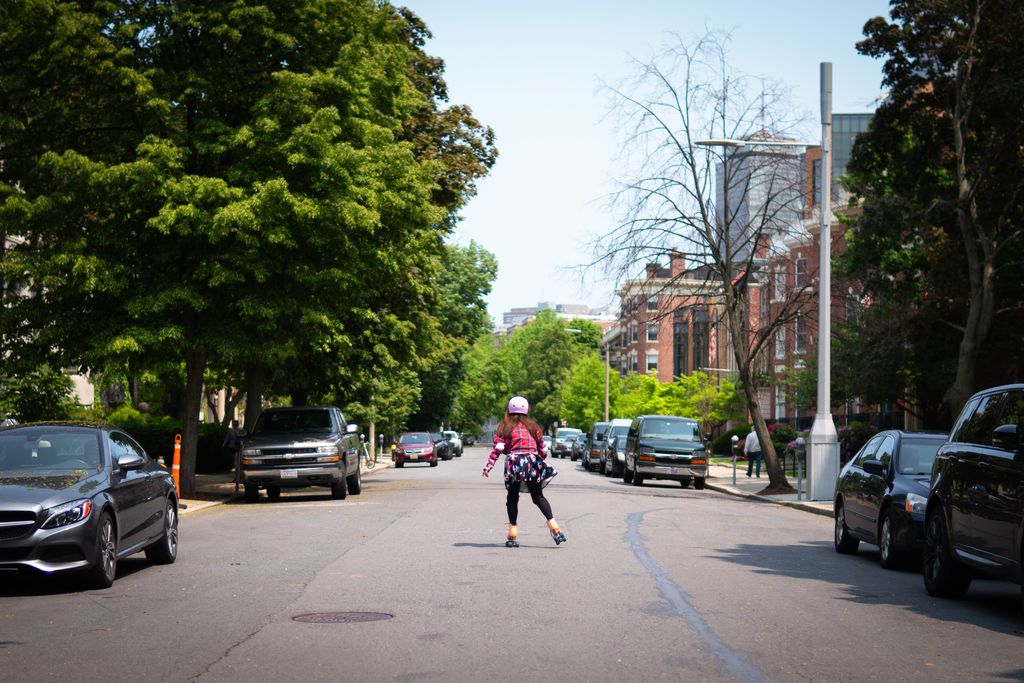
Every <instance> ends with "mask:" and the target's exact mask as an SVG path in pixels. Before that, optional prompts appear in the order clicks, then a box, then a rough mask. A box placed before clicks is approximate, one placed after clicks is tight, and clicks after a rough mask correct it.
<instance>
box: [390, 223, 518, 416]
mask: <svg viewBox="0 0 1024 683" xmlns="http://www.w3.org/2000/svg"><path fill="white" fill-rule="evenodd" d="M497 273H498V261H497V259H496V258H495V257H494V255H493V254H491V253H490V252H488V251H487V250H486V249H484V248H483V247H481V246H480V245H479V244H477V243H476V242H470V244H469V246H468V247H460V246H457V245H448V246H446V247H445V249H444V260H443V262H442V269H441V273H440V274H439V276H438V298H437V308H436V312H435V314H434V315H435V317H436V318H437V321H438V325H439V334H438V338H437V341H436V342H435V346H434V347H433V348H432V349H431V366H430V367H429V369H427V370H425V371H424V372H423V373H421V375H420V381H421V384H422V387H423V397H422V400H421V401H420V403H419V407H418V409H417V410H415V411H414V412H413V414H412V415H411V416H410V418H409V426H410V428H414V429H427V428H430V429H437V428H438V426H439V425H440V424H441V423H442V422H444V421H451V419H452V406H453V404H454V402H455V399H456V393H457V392H456V391H455V388H456V387H457V386H458V385H459V383H460V382H461V381H462V378H463V376H464V374H465V363H464V360H463V356H464V354H465V353H466V350H467V348H468V346H469V345H470V344H471V343H472V342H473V341H474V340H475V339H477V337H478V336H479V335H480V334H481V333H482V332H484V331H486V330H489V329H490V325H491V322H490V317H489V316H488V315H487V303H486V301H485V297H486V296H487V294H489V293H490V291H491V285H492V283H493V282H494V278H495V277H496V276H497Z"/></svg>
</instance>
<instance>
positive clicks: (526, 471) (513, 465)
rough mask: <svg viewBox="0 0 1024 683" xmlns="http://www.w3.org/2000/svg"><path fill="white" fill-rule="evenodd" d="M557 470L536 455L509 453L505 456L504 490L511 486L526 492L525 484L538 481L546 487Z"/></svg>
mask: <svg viewBox="0 0 1024 683" xmlns="http://www.w3.org/2000/svg"><path fill="white" fill-rule="evenodd" d="M556 474H558V470H556V469H555V468H554V467H552V466H551V465H549V464H548V463H547V462H546V461H545V460H544V459H542V458H541V457H540V456H539V455H537V454H536V453H510V454H508V455H506V456H505V488H506V489H510V488H512V487H513V486H518V487H520V489H521V490H523V491H525V490H526V484H528V483H531V482H535V481H539V482H540V483H541V486H547V485H548V483H549V482H550V481H551V480H552V479H554V478H555V475H556Z"/></svg>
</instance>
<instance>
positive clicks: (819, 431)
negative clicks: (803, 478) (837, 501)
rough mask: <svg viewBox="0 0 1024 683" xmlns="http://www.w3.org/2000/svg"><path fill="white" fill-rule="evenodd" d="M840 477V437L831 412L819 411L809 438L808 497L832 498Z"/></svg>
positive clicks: (815, 498) (817, 498)
mask: <svg viewBox="0 0 1024 683" xmlns="http://www.w3.org/2000/svg"><path fill="white" fill-rule="evenodd" d="M838 477H839V437H838V435H837V434H836V426H835V423H834V422H832V415H831V414H830V413H817V414H816V415H815V416H814V424H813V425H811V433H810V435H809V436H808V438H807V497H808V498H809V499H810V500H832V498H834V497H835V493H836V479H837V478H838Z"/></svg>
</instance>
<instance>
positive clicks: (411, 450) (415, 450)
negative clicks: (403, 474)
mask: <svg viewBox="0 0 1024 683" xmlns="http://www.w3.org/2000/svg"><path fill="white" fill-rule="evenodd" d="M407 462H429V463H430V466H431V467H437V448H436V447H435V446H434V440H433V439H432V438H431V437H430V433H429V432H405V433H404V434H402V436H400V437H398V446H397V447H396V448H395V467H404V466H405V463H407Z"/></svg>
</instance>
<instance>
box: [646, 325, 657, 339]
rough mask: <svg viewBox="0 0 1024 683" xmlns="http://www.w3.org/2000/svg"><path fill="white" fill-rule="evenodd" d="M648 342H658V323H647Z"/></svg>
mask: <svg viewBox="0 0 1024 683" xmlns="http://www.w3.org/2000/svg"><path fill="white" fill-rule="evenodd" d="M647 341H658V323H647Z"/></svg>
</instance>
